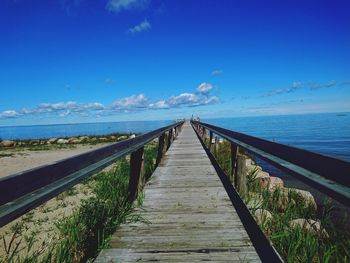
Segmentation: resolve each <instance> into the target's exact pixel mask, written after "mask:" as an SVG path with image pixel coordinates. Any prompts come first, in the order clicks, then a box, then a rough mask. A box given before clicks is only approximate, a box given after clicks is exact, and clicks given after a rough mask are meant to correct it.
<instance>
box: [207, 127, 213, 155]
mask: <svg viewBox="0 0 350 263" xmlns="http://www.w3.org/2000/svg"><path fill="white" fill-rule="evenodd" d="M212 140H213V132H212V131H210V133H209V144H208V149H209V151H210V150H211V141H212Z"/></svg>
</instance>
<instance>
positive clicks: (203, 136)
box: [202, 126, 205, 141]
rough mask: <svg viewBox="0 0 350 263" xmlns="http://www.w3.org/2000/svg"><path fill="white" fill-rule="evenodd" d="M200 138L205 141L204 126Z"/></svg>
mask: <svg viewBox="0 0 350 263" xmlns="http://www.w3.org/2000/svg"><path fill="white" fill-rule="evenodd" d="M202 140H203V141H205V128H204V126H203V127H202Z"/></svg>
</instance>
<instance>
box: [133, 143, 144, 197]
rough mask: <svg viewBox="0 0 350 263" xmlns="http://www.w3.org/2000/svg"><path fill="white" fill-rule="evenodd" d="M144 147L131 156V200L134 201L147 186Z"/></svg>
mask: <svg viewBox="0 0 350 263" xmlns="http://www.w3.org/2000/svg"><path fill="white" fill-rule="evenodd" d="M143 161H144V147H141V148H140V149H138V150H136V151H134V152H132V153H131V155H130V177H129V200H130V201H134V200H135V199H136V198H137V196H138V194H139V192H140V191H141V190H142V187H143V186H144V184H145V178H144V173H143Z"/></svg>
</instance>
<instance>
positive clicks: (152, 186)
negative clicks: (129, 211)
mask: <svg viewBox="0 0 350 263" xmlns="http://www.w3.org/2000/svg"><path fill="white" fill-rule="evenodd" d="M143 209H144V210H142V211H141V216H142V218H143V219H145V220H147V221H148V222H149V223H142V222H137V223H132V224H125V225H122V226H120V227H119V228H118V230H117V232H116V233H115V234H114V235H113V237H112V239H111V242H110V245H111V248H110V249H104V250H103V251H102V252H101V253H100V255H99V256H98V258H97V259H96V261H95V262H98V263H100V262H150V261H152V262H153V261H156V262H201V261H215V262H260V258H259V256H258V255H257V253H256V251H255V249H254V247H253V246H252V243H251V241H250V239H249V237H248V234H247V232H246V230H245V229H244V227H243V225H242V222H241V221H240V219H239V217H238V215H237V213H236V211H235V210H234V208H233V207H232V204H231V201H230V199H229V198H228V196H227V194H226V192H225V189H224V187H223V186H222V183H221V181H220V179H219V177H218V175H217V174H216V172H215V169H214V168H213V166H212V165H211V163H210V160H209V158H208V157H207V155H206V153H205V151H204V149H203V147H202V145H201V144H200V142H199V140H198V138H197V136H196V134H195V132H194V131H193V129H192V127H191V126H190V124H189V123H185V124H184V126H183V128H182V132H181V133H180V134H179V136H178V137H177V139H176V140H175V141H174V142H173V144H172V145H171V147H170V149H169V150H168V152H167V153H166V155H165V158H164V159H163V161H162V162H161V164H160V165H159V166H158V167H157V169H156V170H155V173H154V175H153V178H152V180H151V181H150V182H149V183H148V185H146V187H145V200H144V204H143Z"/></svg>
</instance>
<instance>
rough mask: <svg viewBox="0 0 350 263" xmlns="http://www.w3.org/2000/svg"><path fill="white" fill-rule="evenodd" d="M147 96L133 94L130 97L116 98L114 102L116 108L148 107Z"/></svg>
mask: <svg viewBox="0 0 350 263" xmlns="http://www.w3.org/2000/svg"><path fill="white" fill-rule="evenodd" d="M146 107H147V98H146V96H145V95H144V94H138V95H132V96H130V97H126V98H122V99H119V100H116V101H115V102H114V103H113V108H114V109H131V108H134V109H136V108H138V109H139V108H146Z"/></svg>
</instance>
